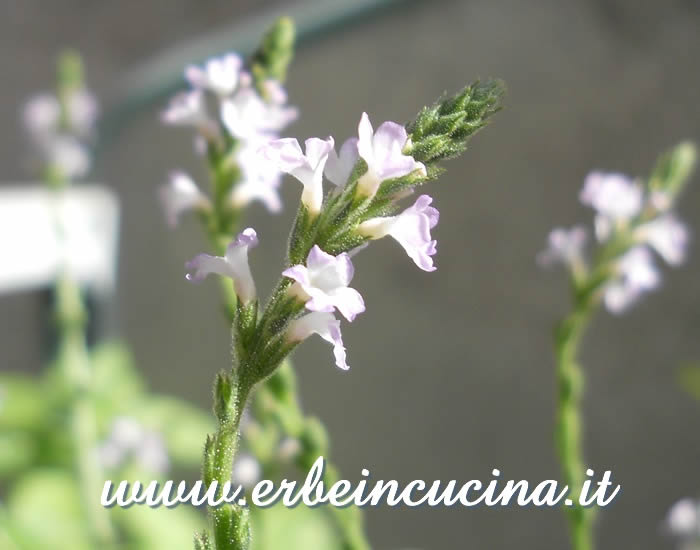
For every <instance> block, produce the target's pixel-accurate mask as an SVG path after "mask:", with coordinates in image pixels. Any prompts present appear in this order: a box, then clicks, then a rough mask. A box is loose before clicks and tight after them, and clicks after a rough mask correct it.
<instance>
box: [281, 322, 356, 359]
mask: <svg viewBox="0 0 700 550" xmlns="http://www.w3.org/2000/svg"><path fill="white" fill-rule="evenodd" d="M312 334H318V335H319V336H320V337H321V338H323V339H324V340H325V341H326V342H329V343H330V344H332V345H333V355H335V364H336V365H337V366H338V367H339V368H341V369H343V370H348V369H349V368H350V367H349V366H348V364H347V362H346V354H345V346H344V345H343V337H342V335H341V333H340V321H338V319H336V318H335V315H333V314H332V313H326V312H323V311H314V312H312V313H307V314H306V315H304V316H302V317H299V318H298V319H295V320H294V321H292V322H291V323H289V327H288V329H287V339H288V340H289V341H290V342H301V341H303V340H306V339H307V338H308V337H309V336H311V335H312Z"/></svg>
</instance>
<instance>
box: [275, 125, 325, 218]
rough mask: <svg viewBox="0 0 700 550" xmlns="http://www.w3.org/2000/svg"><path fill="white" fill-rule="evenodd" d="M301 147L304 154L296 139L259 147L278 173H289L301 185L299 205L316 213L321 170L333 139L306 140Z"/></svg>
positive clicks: (318, 202) (320, 204) (321, 180)
mask: <svg viewBox="0 0 700 550" xmlns="http://www.w3.org/2000/svg"><path fill="white" fill-rule="evenodd" d="M304 145H305V147H306V154H304V153H303V152H302V150H301V147H300V146H299V142H298V141H297V140H296V139H293V138H284V139H278V140H275V141H271V142H270V143H268V144H267V145H265V146H263V147H262V148H261V153H262V154H263V155H264V156H265V158H267V159H268V160H269V161H270V162H274V163H275V165H276V166H277V168H279V169H280V170H281V171H282V172H285V173H287V174H291V175H292V176H294V177H295V178H296V179H298V180H299V181H300V182H301V183H302V184H303V186H304V191H303V192H302V195H301V202H302V203H303V204H304V206H306V208H308V210H309V212H311V213H312V214H318V213H319V212H320V211H321V206H322V204H323V169H324V167H325V165H326V160H327V159H328V155H329V153H330V151H331V150H332V149H333V138H332V137H329V138H328V139H326V140H323V139H319V138H309V139H307V140H306V142H305V144H304Z"/></svg>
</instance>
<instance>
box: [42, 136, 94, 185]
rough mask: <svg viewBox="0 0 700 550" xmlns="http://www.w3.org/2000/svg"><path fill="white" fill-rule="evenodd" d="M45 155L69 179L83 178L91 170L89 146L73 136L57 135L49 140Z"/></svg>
mask: <svg viewBox="0 0 700 550" xmlns="http://www.w3.org/2000/svg"><path fill="white" fill-rule="evenodd" d="M45 155H46V158H47V162H48V163H49V164H50V165H51V166H53V167H54V168H56V169H57V170H59V171H60V173H61V175H62V176H63V177H65V178H67V179H74V178H81V177H83V176H85V175H86V174H87V173H88V171H89V170H90V155H89V153H88V151H87V148H86V147H85V145H83V144H82V143H80V141H78V140H77V139H76V138H74V137H73V136H69V135H62V136H57V137H55V138H54V139H52V140H51V141H49V142H47V143H46V145H45Z"/></svg>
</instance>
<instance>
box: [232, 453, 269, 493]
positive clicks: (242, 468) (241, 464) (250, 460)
mask: <svg viewBox="0 0 700 550" xmlns="http://www.w3.org/2000/svg"><path fill="white" fill-rule="evenodd" d="M261 475H262V468H260V463H259V462H258V461H257V459H256V458H255V457H254V456H253V455H251V454H249V453H238V454H237V455H236V459H235V460H234V461H233V471H232V475H231V478H232V479H233V481H234V482H235V483H238V484H239V485H240V486H241V487H245V488H246V489H252V488H253V487H254V486H255V484H256V483H257V482H258V481H260V476H261Z"/></svg>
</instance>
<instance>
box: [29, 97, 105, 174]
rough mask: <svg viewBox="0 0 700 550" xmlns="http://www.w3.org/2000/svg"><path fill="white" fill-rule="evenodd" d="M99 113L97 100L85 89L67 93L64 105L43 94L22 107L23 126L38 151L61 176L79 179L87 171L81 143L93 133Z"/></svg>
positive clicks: (88, 160)
mask: <svg viewBox="0 0 700 550" xmlns="http://www.w3.org/2000/svg"><path fill="white" fill-rule="evenodd" d="M63 110H65V112H63ZM98 110H99V109H98V105H97V100H96V99H95V97H94V96H93V95H92V94H91V93H90V92H89V91H88V90H86V89H84V88H77V89H74V90H70V93H68V94H67V95H66V97H65V98H64V103H63V104H61V102H60V101H59V99H58V98H57V97H56V96H55V95H53V94H49V93H42V94H38V95H36V96H35V97H33V98H32V99H30V100H29V101H28V102H27V104H26V105H25V107H24V111H23V119H24V125H25V127H26V129H27V131H28V133H29V136H30V138H31V139H32V141H33V144H34V146H35V147H36V149H37V152H38V153H39V154H40V155H41V156H42V157H43V159H44V161H45V162H46V163H47V164H48V165H49V166H50V167H51V168H53V169H54V170H56V171H57V172H58V173H60V174H61V176H62V177H64V178H67V179H74V178H80V177H82V176H84V175H85V174H87V172H88V170H89V169H90V155H89V153H88V148H87V146H86V144H85V143H84V141H85V140H86V139H87V138H89V137H91V135H92V134H93V133H94V129H95V121H96V119H97V114H98Z"/></svg>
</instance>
